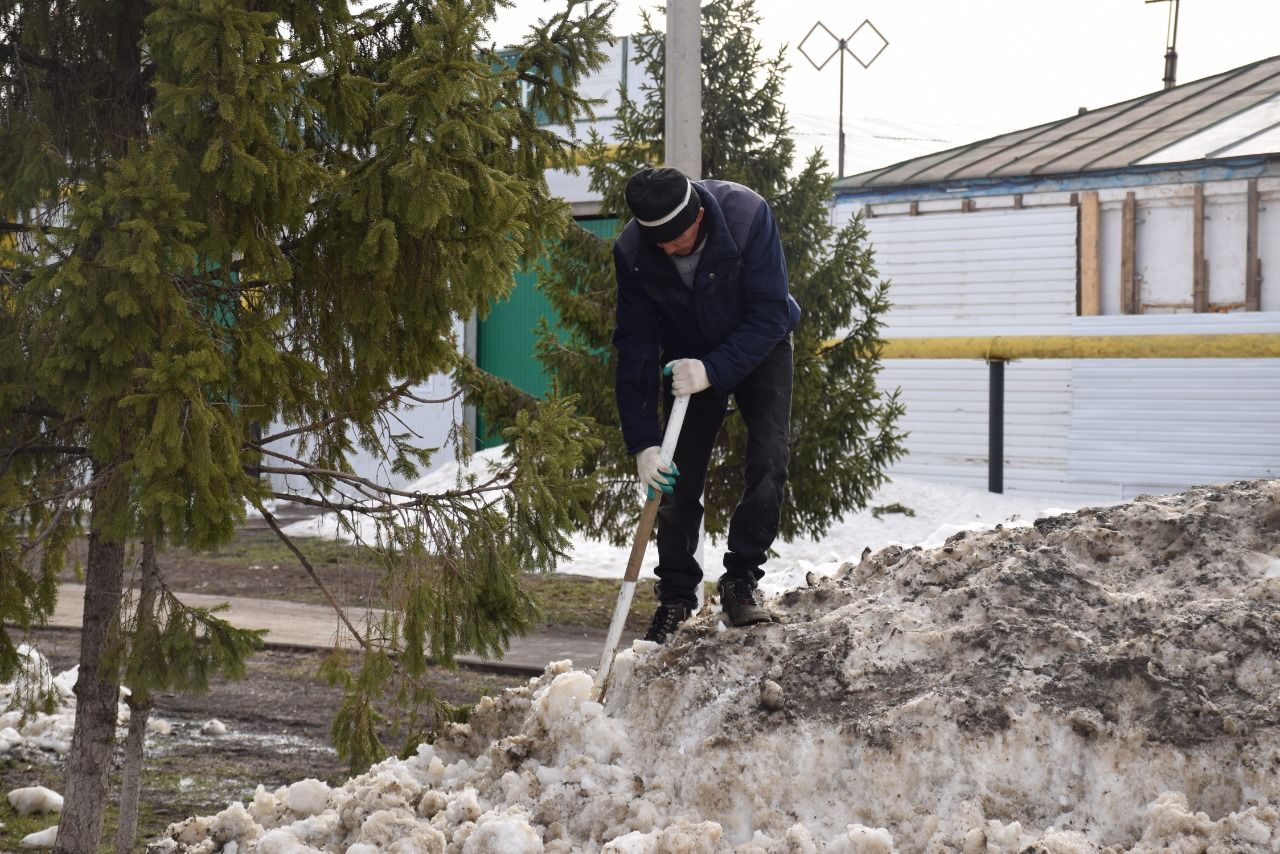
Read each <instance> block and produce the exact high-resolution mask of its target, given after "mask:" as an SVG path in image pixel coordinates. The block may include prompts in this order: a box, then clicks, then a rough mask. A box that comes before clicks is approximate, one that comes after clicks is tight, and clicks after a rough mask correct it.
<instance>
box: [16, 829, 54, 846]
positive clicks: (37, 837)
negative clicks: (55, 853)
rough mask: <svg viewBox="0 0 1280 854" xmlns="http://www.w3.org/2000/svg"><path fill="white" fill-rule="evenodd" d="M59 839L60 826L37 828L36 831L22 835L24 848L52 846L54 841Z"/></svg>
mask: <svg viewBox="0 0 1280 854" xmlns="http://www.w3.org/2000/svg"><path fill="white" fill-rule="evenodd" d="M57 841H58V826H57V825H56V824H55V825H54V826H53V827H46V828H45V829H44V830H37V831H36V832H35V833H28V834H27V835H26V836H24V837H22V847H23V848H52V847H53V845H54V843H55V842H57Z"/></svg>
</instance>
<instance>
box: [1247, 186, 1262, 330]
mask: <svg viewBox="0 0 1280 854" xmlns="http://www.w3.org/2000/svg"><path fill="white" fill-rule="evenodd" d="M1244 264H1245V267H1244V310H1245V311H1261V310H1262V259H1261V258H1259V257H1258V179H1257V178H1250V179H1249V185H1248V190H1247V191H1246V193H1245V229H1244Z"/></svg>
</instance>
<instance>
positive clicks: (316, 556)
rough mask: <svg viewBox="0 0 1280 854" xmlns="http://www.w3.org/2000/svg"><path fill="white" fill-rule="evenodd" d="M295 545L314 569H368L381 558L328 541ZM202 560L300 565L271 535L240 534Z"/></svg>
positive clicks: (306, 539) (175, 551)
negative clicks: (344, 566) (354, 567)
mask: <svg viewBox="0 0 1280 854" xmlns="http://www.w3.org/2000/svg"><path fill="white" fill-rule="evenodd" d="M293 541H294V543H295V544H296V545H297V546H298V548H299V549H300V550H301V551H302V553H303V554H304V555H306V556H307V560H309V561H311V563H312V564H313V565H315V566H326V565H327V566H339V565H350V564H358V565H361V566H368V565H370V564H375V563H377V561H378V556H377V555H376V554H375V553H374V552H373V550H372V549H370V548H368V547H366V546H356V545H352V544H350V543H343V542H339V541H338V540H334V539H330V538H327V537H294V538H293ZM171 552H172V554H173V555H174V556H175V557H176V556H179V555H183V554H184V552H185V550H184V549H181V548H175V549H172V550H171ZM201 557H203V558H204V559H205V560H208V561H210V562H212V563H220V564H225V565H228V566H259V567H271V566H296V565H297V563H298V559H297V558H296V557H294V554H293V552H291V551H289V549H288V548H287V547H286V546H285V545H284V543H282V542H281V541H280V538H279V537H277V536H276V535H275V534H274V533H273V532H271V531H240V532H239V533H238V534H237V535H236V538H235V539H234V540H232V541H231V542H230V543H228V544H227V545H225V546H223V547H222V548H220V549H218V550H217V551H215V552H204V553H201Z"/></svg>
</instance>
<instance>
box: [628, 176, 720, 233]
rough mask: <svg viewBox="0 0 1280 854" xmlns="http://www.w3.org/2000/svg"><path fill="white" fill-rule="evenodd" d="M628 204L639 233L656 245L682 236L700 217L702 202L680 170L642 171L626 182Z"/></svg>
mask: <svg viewBox="0 0 1280 854" xmlns="http://www.w3.org/2000/svg"><path fill="white" fill-rule="evenodd" d="M627 205H628V206H629V207H630V208H631V212H632V213H633V214H635V217H636V223H637V224H638V225H639V226H640V231H641V233H642V234H644V236H645V237H647V238H648V239H649V240H651V241H652V242H654V243H667V242H669V241H672V240H675V239H676V238H677V237H679V236H680V235H681V234H683V233H684V232H685V231H686V230H687V229H688V228H689V226H691V225H693V221H694V220H695V219H697V218H698V209H699V208H701V207H702V200H701V199H700V198H698V191H697V190H695V189H694V188H693V183H692V182H690V181H689V179H688V178H686V177H685V176H684V173H683V172H681V171H680V170H679V169H672V168H670V167H666V166H664V167H663V168H661V169H642V170H640V171H639V172H637V173H636V174H634V175H632V176H631V180H630V181H627Z"/></svg>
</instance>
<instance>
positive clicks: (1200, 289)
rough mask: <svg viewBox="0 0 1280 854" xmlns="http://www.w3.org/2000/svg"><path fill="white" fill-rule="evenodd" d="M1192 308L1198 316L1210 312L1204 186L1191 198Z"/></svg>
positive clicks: (1198, 187)
mask: <svg viewBox="0 0 1280 854" xmlns="http://www.w3.org/2000/svg"><path fill="white" fill-rule="evenodd" d="M1191 306H1192V311H1194V312H1195V313H1196V314H1204V313H1205V312H1206V311H1208V310H1209V269H1208V261H1207V260H1206V259H1205V257H1204V184H1196V186H1195V190H1194V193H1193V195H1192V197H1191Z"/></svg>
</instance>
